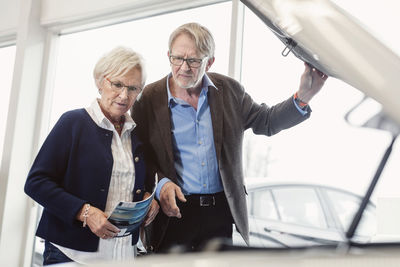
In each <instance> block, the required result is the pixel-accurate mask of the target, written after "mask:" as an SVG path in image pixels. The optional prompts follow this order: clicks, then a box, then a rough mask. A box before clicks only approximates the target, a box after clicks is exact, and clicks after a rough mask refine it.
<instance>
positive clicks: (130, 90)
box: [106, 78, 142, 94]
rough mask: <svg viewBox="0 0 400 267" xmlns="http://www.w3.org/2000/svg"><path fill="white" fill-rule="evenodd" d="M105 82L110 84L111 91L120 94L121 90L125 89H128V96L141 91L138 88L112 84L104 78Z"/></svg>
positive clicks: (119, 83)
mask: <svg viewBox="0 0 400 267" xmlns="http://www.w3.org/2000/svg"><path fill="white" fill-rule="evenodd" d="M106 80H107V81H109V82H110V84H111V89H112V90H113V91H115V92H117V93H120V92H122V90H123V89H124V88H125V87H126V89H128V94H135V93H137V94H138V93H140V91H142V89H141V88H138V87H136V86H132V85H131V86H127V85H125V84H123V83H121V82H112V81H110V79H108V78H106Z"/></svg>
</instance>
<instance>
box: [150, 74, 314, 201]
mask: <svg viewBox="0 0 400 267" xmlns="http://www.w3.org/2000/svg"><path fill="white" fill-rule="evenodd" d="M170 78H171V74H170V75H169V76H168V79H167V93H168V106H169V109H170V110H171V121H172V129H171V131H172V143H173V151H174V159H175V169H176V172H177V174H178V181H179V186H180V187H181V189H182V192H183V194H185V195H188V194H213V193H217V192H220V191H222V190H223V186H222V182H221V177H220V174H219V171H218V162H217V156H216V153H215V146H214V134H213V128H212V121H211V113H210V106H209V105H208V99H207V92H208V87H209V86H212V87H214V88H216V89H217V90H218V88H217V87H216V86H215V85H214V84H213V82H212V81H211V80H210V78H209V77H208V76H207V74H205V75H204V77H203V80H202V89H201V93H200V96H199V100H198V105H197V110H195V109H194V108H193V107H192V106H191V105H190V104H189V103H187V102H186V101H184V100H182V99H179V98H176V97H174V96H173V95H172V94H171V91H170V89H169V79H170ZM293 102H294V104H295V106H296V108H297V110H298V111H299V112H300V113H301V114H302V115H305V114H307V111H305V110H303V109H301V108H300V107H299V106H298V105H297V103H296V101H294V99H293ZM168 181H170V180H169V179H168V178H163V179H161V180H160V181H159V183H158V186H157V190H156V197H157V198H158V199H160V191H161V188H162V186H163V185H164V184H165V183H166V182H168Z"/></svg>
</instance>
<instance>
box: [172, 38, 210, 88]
mask: <svg viewBox="0 0 400 267" xmlns="http://www.w3.org/2000/svg"><path fill="white" fill-rule="evenodd" d="M168 56H174V57H178V58H184V59H189V58H190V59H203V58H204V57H205V56H206V55H201V54H199V53H198V51H197V49H196V45H195V42H194V40H192V39H191V38H190V37H189V36H188V35H187V34H181V35H179V36H178V37H177V38H176V39H175V41H174V42H173V43H172V46H171V52H170V53H168ZM212 63H213V59H212V60H210V59H207V58H206V59H204V60H203V61H202V62H201V65H200V66H199V67H190V66H189V65H188V63H187V61H184V62H183V63H182V65H180V66H177V65H173V64H171V71H172V77H173V79H174V81H175V84H176V85H178V86H179V87H180V88H184V89H190V88H193V87H196V86H198V85H199V84H200V83H201V80H202V78H203V75H204V73H205V72H206V71H207V70H208V69H209V68H210V67H211V65H212Z"/></svg>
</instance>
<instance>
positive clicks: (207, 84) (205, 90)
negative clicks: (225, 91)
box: [167, 73, 218, 107]
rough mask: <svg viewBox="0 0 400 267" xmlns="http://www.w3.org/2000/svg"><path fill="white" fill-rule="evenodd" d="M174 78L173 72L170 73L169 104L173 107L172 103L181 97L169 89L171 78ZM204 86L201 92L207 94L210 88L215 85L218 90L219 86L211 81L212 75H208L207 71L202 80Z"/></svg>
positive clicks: (168, 77)
mask: <svg viewBox="0 0 400 267" xmlns="http://www.w3.org/2000/svg"><path fill="white" fill-rule="evenodd" d="M170 78H172V73H169V74H168V76H167V94H168V106H169V107H171V104H172V103H175V104H176V103H178V102H179V99H177V98H175V97H174V96H173V95H172V94H171V90H170V89H169V79H170ZM201 83H202V86H201V94H207V93H208V88H209V87H210V86H211V87H214V88H215V89H216V90H218V88H217V87H216V86H215V85H214V83H213V82H212V81H211V79H210V77H208V75H207V73H205V74H204V76H203V79H202V81H201Z"/></svg>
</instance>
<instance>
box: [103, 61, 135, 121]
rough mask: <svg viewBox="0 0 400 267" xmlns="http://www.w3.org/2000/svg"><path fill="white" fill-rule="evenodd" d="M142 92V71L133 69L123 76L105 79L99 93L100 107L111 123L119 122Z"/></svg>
mask: <svg viewBox="0 0 400 267" xmlns="http://www.w3.org/2000/svg"><path fill="white" fill-rule="evenodd" d="M141 90H142V71H141V70H140V69H139V68H133V69H131V70H130V71H129V72H128V73H126V74H125V75H124V76H120V77H105V78H104V79H103V82H102V85H101V88H100V90H99V92H100V96H101V98H100V102H99V104H100V107H101V110H102V111H103V113H104V115H105V116H106V117H107V118H108V119H109V120H110V121H111V122H119V120H120V118H121V116H122V115H123V114H125V113H126V112H127V111H128V110H129V109H130V108H131V107H132V105H133V103H134V102H135V100H136V97H137V96H138V94H139V93H140V92H141Z"/></svg>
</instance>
